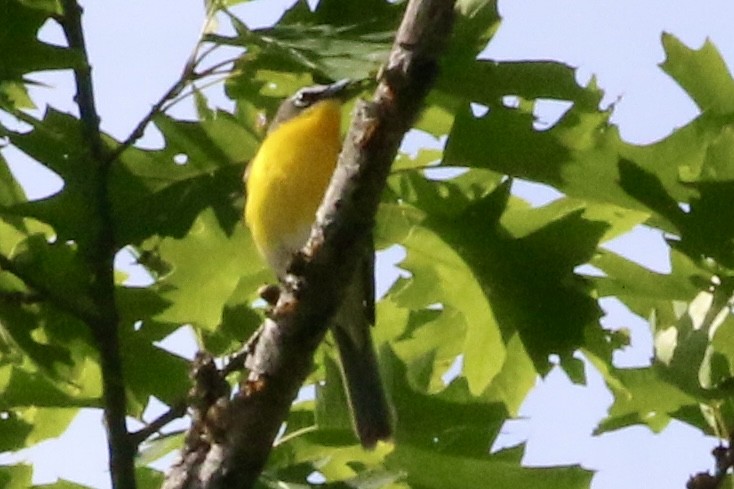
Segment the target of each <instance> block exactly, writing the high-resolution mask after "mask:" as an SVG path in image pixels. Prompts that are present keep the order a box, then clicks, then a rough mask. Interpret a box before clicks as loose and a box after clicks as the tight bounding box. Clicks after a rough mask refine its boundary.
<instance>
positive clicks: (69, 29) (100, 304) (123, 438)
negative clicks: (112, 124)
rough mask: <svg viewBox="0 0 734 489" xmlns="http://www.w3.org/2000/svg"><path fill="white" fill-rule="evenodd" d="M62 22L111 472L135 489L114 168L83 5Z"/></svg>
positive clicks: (126, 488) (70, 2)
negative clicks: (79, 149) (90, 222)
mask: <svg viewBox="0 0 734 489" xmlns="http://www.w3.org/2000/svg"><path fill="white" fill-rule="evenodd" d="M61 3H62V7H63V16H62V17H61V27H62V29H63V31H64V35H65V37H66V40H67V42H68V44H69V47H70V48H71V49H74V50H76V51H78V52H79V54H80V56H81V57H82V59H83V63H82V64H81V66H79V67H76V68H75V69H74V80H75V84H76V91H77V92H76V97H75V98H76V103H77V105H78V107H79V114H80V118H81V123H82V136H83V138H84V141H85V143H86V147H87V149H88V151H87V153H86V154H85V155H84V159H83V160H82V161H80V164H82V163H86V164H87V166H88V167H89V171H90V176H91V178H93V179H94V182H95V190H96V191H95V192H94V194H93V195H90V196H89V198H90V205H91V206H93V208H94V209H96V211H97V212H98V216H99V220H98V221H99V226H98V229H94V227H93V228H92V229H90V233H94V234H92V236H91V239H90V243H89V245H88V246H86V247H85V248H84V249H83V250H82V254H83V255H84V258H85V259H86V260H87V262H88V264H89V267H90V270H91V271H92V283H91V284H90V285H91V287H90V290H91V294H90V296H91V298H92V301H93V303H94V306H95V309H96V314H95V315H94V318H92V319H91V320H88V321H87V324H88V325H89V327H90V329H91V331H92V335H93V336H94V338H95V340H96V343H97V349H98V350H99V356H100V364H101V369H102V385H103V392H104V405H105V408H104V417H105V426H106V428H107V445H108V451H109V460H110V462H109V464H110V473H111V477H112V485H113V487H114V488H115V489H135V487H136V484H135V463H134V457H135V446H134V445H133V444H132V443H131V439H130V437H129V436H128V431H127V426H126V422H125V416H126V407H127V402H126V396H125V381H124V377H123V369H122V359H121V357H120V341H119V337H118V329H119V315H118V311H117V305H116V303H115V282H114V264H113V262H114V257H115V253H116V251H117V246H116V240H115V236H114V226H113V219H112V209H111V202H110V198H109V187H108V184H109V178H108V176H109V169H110V165H111V162H112V161H111V160H110V159H109V158H107V157H106V156H107V155H106V151H105V148H104V144H103V142H102V135H101V132H100V128H99V121H100V118H99V113H98V112H97V107H96V105H95V99H94V86H93V83H92V68H91V66H90V64H89V57H88V54H87V53H88V51H87V47H86V42H85V40H84V30H83V28H82V20H81V17H82V9H81V7H80V6H79V4H78V3H77V2H76V1H75V0H62V2H61Z"/></svg>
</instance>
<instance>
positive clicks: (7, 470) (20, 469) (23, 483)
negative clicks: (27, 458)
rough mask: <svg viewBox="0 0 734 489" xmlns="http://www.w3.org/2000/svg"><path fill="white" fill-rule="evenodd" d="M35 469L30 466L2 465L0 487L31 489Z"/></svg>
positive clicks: (6, 488)
mask: <svg viewBox="0 0 734 489" xmlns="http://www.w3.org/2000/svg"><path fill="white" fill-rule="evenodd" d="M32 478H33V467H31V466H30V465H0V487H3V488H4V489H26V488H28V487H31V479H32Z"/></svg>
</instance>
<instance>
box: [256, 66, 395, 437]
mask: <svg viewBox="0 0 734 489" xmlns="http://www.w3.org/2000/svg"><path fill="white" fill-rule="evenodd" d="M350 86H351V83H350V82H349V80H342V81H339V82H336V83H333V84H330V85H316V86H312V87H306V88H302V89H301V90H299V91H297V92H296V93H295V94H294V95H293V96H291V97H289V98H288V99H286V100H285V101H284V102H283V103H282V104H281V106H280V108H279V109H278V112H277V114H276V116H275V118H274V119H273V122H272V123H271V125H270V128H269V130H268V133H267V135H266V137H265V140H264V141H263V143H262V145H261V146H260V149H259V150H258V152H257V154H256V155H255V158H254V159H253V160H252V161H251V162H250V166H249V168H248V171H247V173H246V177H245V185H246V191H247V202H246V204H245V222H246V223H247V225H248V226H249V228H250V232H251V234H252V238H253V240H254V242H255V245H256V246H257V249H258V250H259V251H260V254H261V255H262V256H263V257H264V258H265V260H266V261H267V263H268V264H269V265H270V267H271V268H272V269H273V271H274V272H275V274H276V275H277V276H278V277H279V278H283V277H284V276H285V275H286V272H287V268H288V266H289V264H290V262H291V259H292V257H293V255H294V254H295V253H297V252H298V251H299V250H300V249H301V248H302V247H303V246H304V245H305V244H306V241H307V240H308V237H309V234H310V231H311V226H312V225H313V222H314V220H315V217H316V211H317V209H318V207H319V205H320V204H321V201H322V199H323V196H324V193H325V192H326V188H327V187H328V185H329V182H330V180H331V176H332V174H333V172H334V169H335V167H336V163H337V159H338V156H339V152H340V150H341V139H342V138H341V108H342V102H343V101H344V100H345V99H346V98H348V96H349V94H350V92H351V90H349V88H350ZM373 268H374V251H373V250H372V249H369V250H364V257H363V259H362V263H361V266H359V267H358V268H357V270H358V271H357V272H355V276H354V278H353V279H352V281H351V283H352V285H350V286H349V288H348V289H347V290H346V291H345V295H344V296H345V298H344V301H343V303H342V304H341V306H340V307H339V309H338V310H337V312H336V314H335V315H334V318H333V319H332V321H331V324H330V329H331V332H332V335H333V336H334V339H335V341H336V345H337V348H338V350H339V357H340V365H341V371H342V377H343V380H344V385H345V390H346V394H347V399H348V400H349V405H350V408H351V412H352V419H353V424H354V428H355V431H356V433H357V436H358V437H359V439H360V442H361V443H362V445H363V446H365V447H367V448H371V447H374V446H375V444H376V443H377V442H378V441H380V440H387V439H389V438H390V437H391V436H392V423H391V412H390V408H389V405H388V401H387V398H386V395H385V390H384V387H383V384H382V379H381V378H380V373H379V369H378V365H377V357H376V354H375V349H374V345H373V342H372V336H371V334H370V327H371V326H372V323H373V322H374V270H373Z"/></svg>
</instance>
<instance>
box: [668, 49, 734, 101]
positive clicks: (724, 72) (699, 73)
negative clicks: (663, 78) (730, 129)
mask: <svg viewBox="0 0 734 489" xmlns="http://www.w3.org/2000/svg"><path fill="white" fill-rule="evenodd" d="M662 42H663V47H664V48H665V54H666V59H665V62H663V63H662V64H661V65H660V66H661V67H662V69H663V70H665V72H666V73H668V74H669V75H670V76H672V77H673V78H675V80H676V81H677V82H678V83H679V84H680V85H681V87H683V89H685V90H686V92H687V93H688V95H690V96H691V98H692V99H693V101H694V102H696V105H698V108H699V109H701V110H702V111H712V112H715V113H719V114H729V113H732V112H734V80H733V79H732V76H731V73H730V72H729V70H728V69H727V67H726V63H725V61H724V59H723V58H722V57H721V54H719V51H718V50H717V49H716V48H715V47H714V45H713V44H712V43H711V41H710V40H706V42H705V43H704V45H703V46H702V47H701V49H698V50H693V49H690V48H688V47H687V46H685V45H684V44H683V43H682V42H680V41H679V40H678V39H676V38H675V37H674V36H672V35H670V34H663V37H662Z"/></svg>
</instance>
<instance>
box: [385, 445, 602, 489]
mask: <svg viewBox="0 0 734 489" xmlns="http://www.w3.org/2000/svg"><path fill="white" fill-rule="evenodd" d="M503 455H504V454H503V453H498V454H496V455H490V456H484V457H477V458H468V457H456V456H451V455H448V454H442V453H439V452H436V451H429V450H425V449H421V448H418V447H415V446H412V445H409V444H403V445H399V446H398V448H397V449H396V450H395V452H393V453H392V454H391V455H390V456H389V457H388V466H389V467H392V468H394V469H401V470H404V471H405V473H406V478H407V482H408V484H409V485H410V486H411V487H423V488H427V489H428V488H443V489H446V488H466V487H473V486H475V485H476V483H477V481H492V485H494V486H496V487H543V488H545V489H554V488H557V489H561V488H563V489H582V488H588V487H589V485H590V484H591V477H592V475H593V473H592V472H590V471H587V470H584V469H582V468H581V467H578V466H570V467H553V468H528V467H521V466H520V459H519V457H512V458H508V457H505V456H503Z"/></svg>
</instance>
